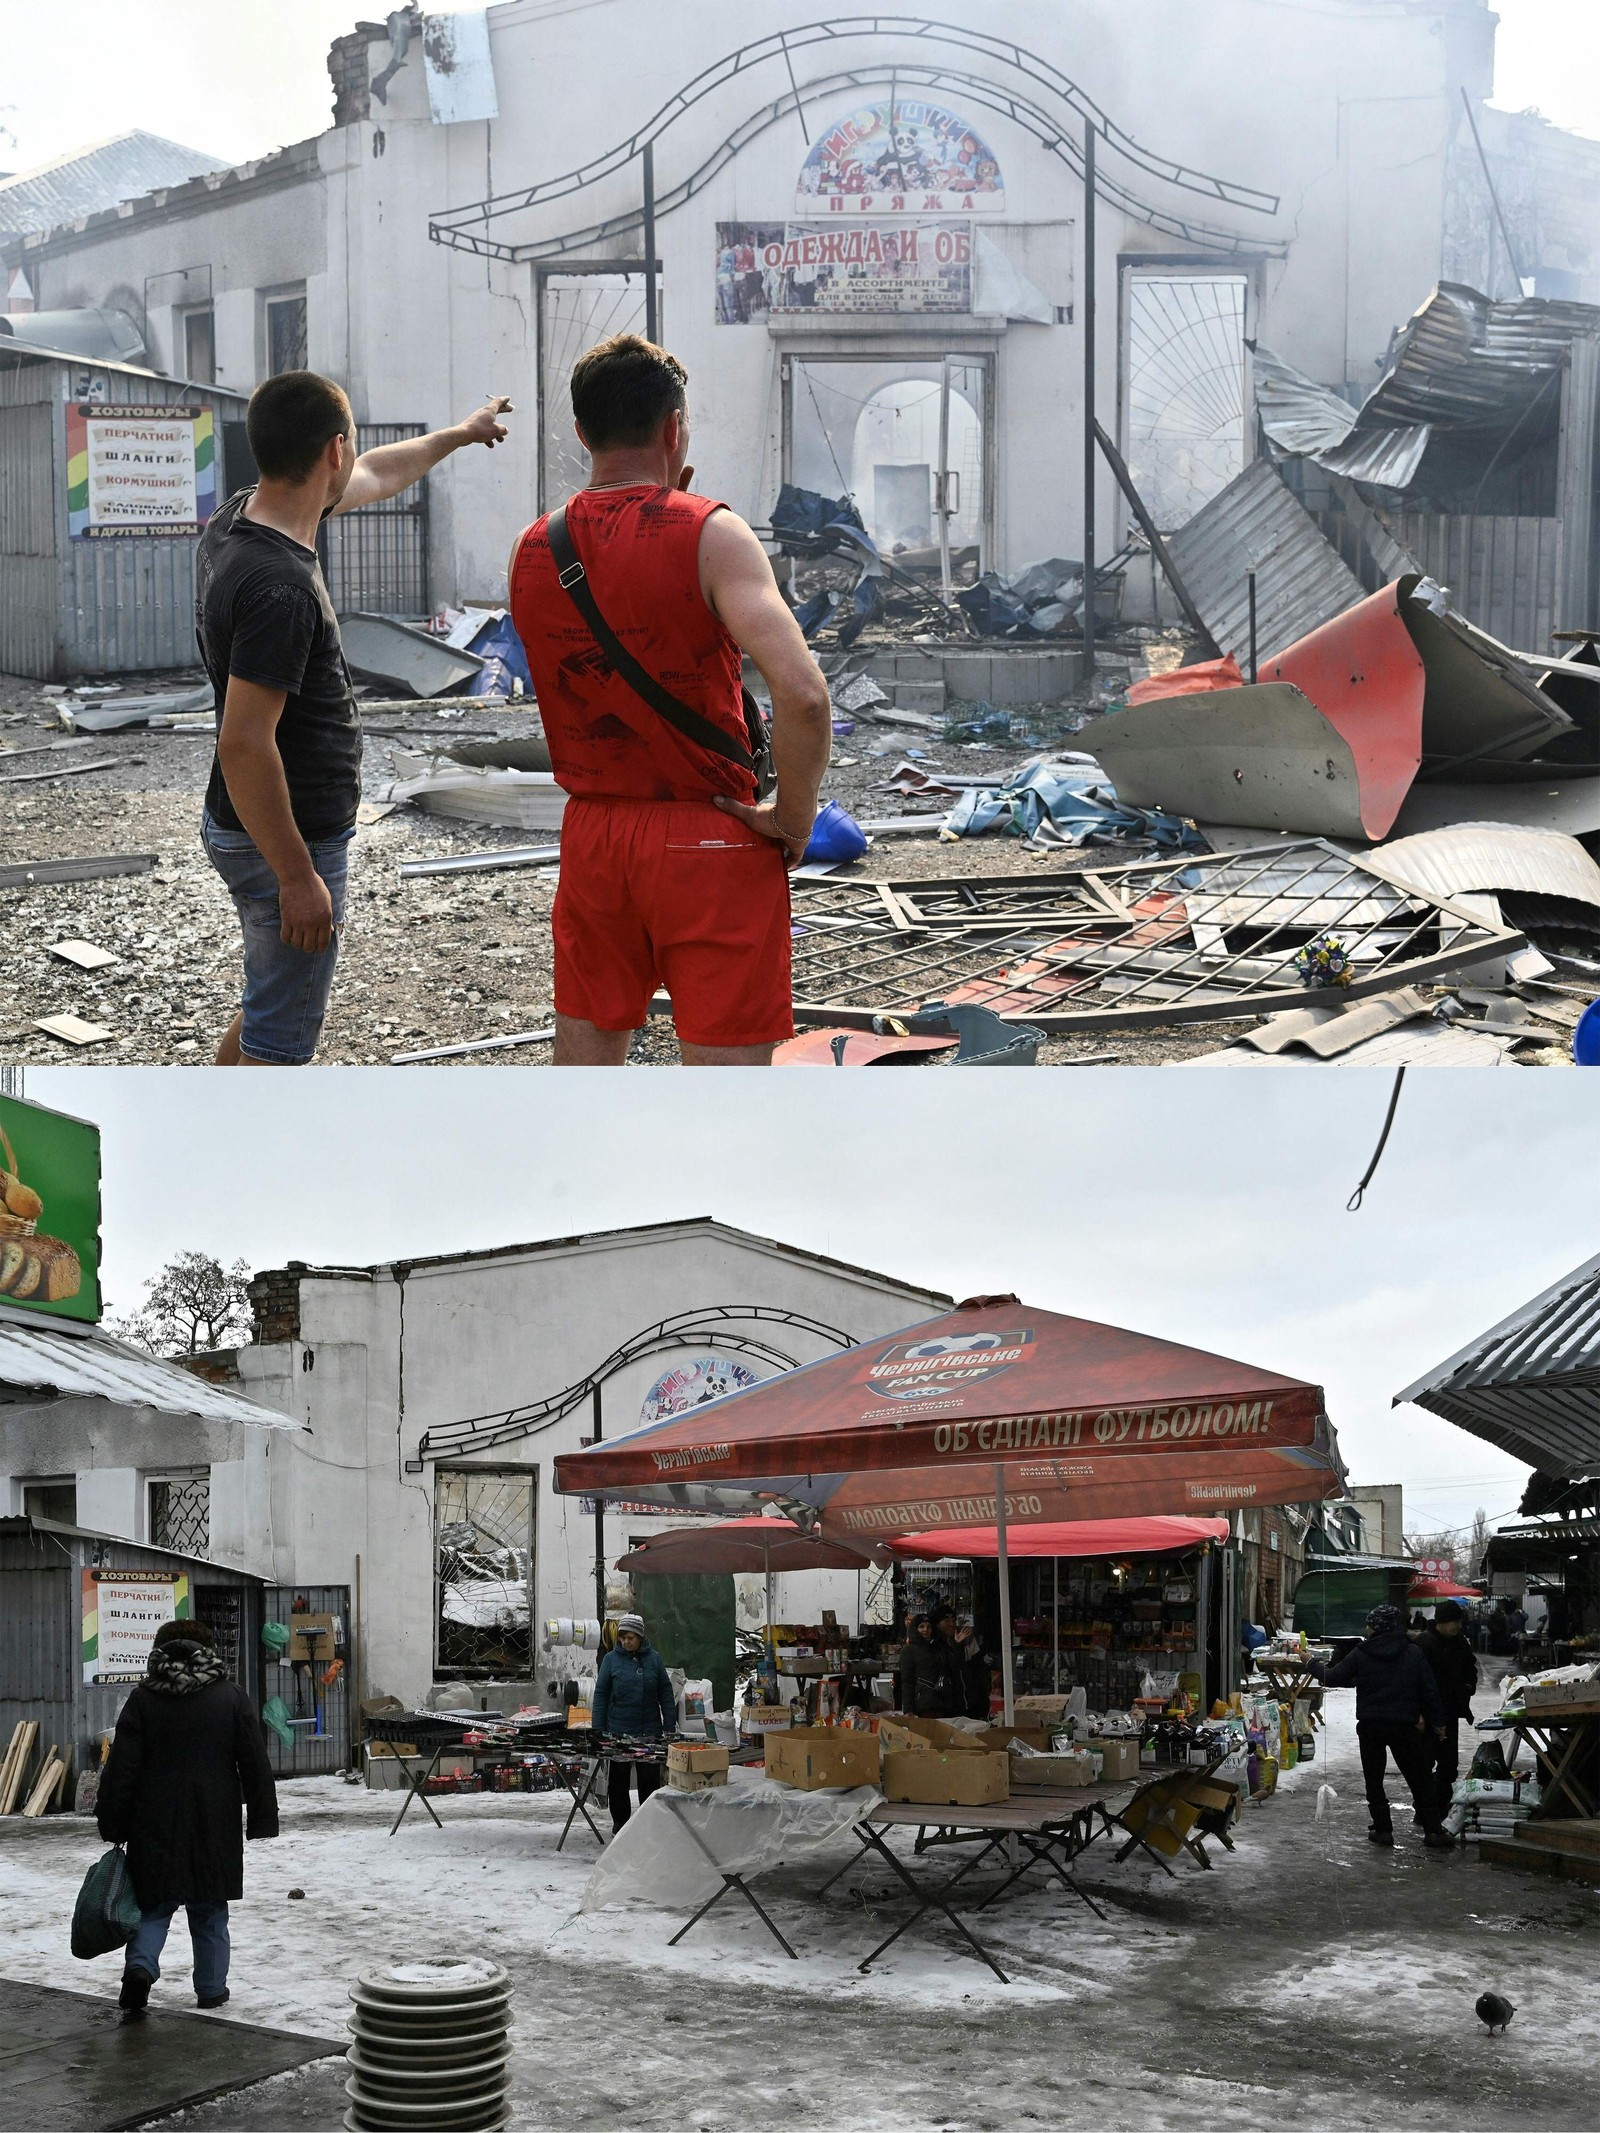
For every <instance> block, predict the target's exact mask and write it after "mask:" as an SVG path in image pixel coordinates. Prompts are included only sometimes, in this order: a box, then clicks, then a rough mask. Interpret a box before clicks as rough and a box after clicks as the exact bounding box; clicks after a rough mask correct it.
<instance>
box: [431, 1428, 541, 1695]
mask: <svg viewBox="0 0 1600 2133" xmlns="http://www.w3.org/2000/svg"><path fill="white" fill-rule="evenodd" d="M537 1478H538V1477H537V1471H536V1470H535V1469H532V1468H505V1467H458V1468H456V1469H454V1470H450V1469H444V1468H441V1469H440V1470H439V1472H438V1473H437V1474H436V1475H435V1477H434V1589H435V1597H436V1602H437V1636H436V1643H435V1663H436V1669H437V1672H438V1674H439V1676H440V1678H441V1679H444V1680H449V1679H451V1678H452V1677H456V1676H460V1675H475V1674H497V1675H511V1676H514V1677H520V1676H526V1675H529V1674H531V1673H532V1672H533V1656H534V1641H533V1622H532V1605H533V1600H532V1596H533V1589H534V1586H533V1530H534V1524H533V1522H534V1489H535V1486H536V1483H537Z"/></svg>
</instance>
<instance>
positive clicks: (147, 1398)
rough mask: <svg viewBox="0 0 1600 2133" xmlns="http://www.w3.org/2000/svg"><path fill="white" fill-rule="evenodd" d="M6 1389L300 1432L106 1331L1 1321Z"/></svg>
mask: <svg viewBox="0 0 1600 2133" xmlns="http://www.w3.org/2000/svg"><path fill="white" fill-rule="evenodd" d="M0 1385H8V1386H15V1387H17V1388H18V1389H19V1390H21V1391H23V1392H38V1393H42V1394H43V1395H45V1396H46V1397H47V1398H55V1399H60V1398H67V1399H79V1400H114V1401H116V1402H117V1403H118V1404H119V1405H120V1406H123V1407H153V1408H155V1409H156V1410H157V1412H158V1413H160V1414H167V1415H197V1416H198V1417H199V1418H200V1420H201V1421H202V1422H251V1423H254V1424H255V1425H256V1427H257V1428H266V1429H293V1428H295V1427H296V1424H295V1423H294V1422H293V1420H292V1419H291V1418H290V1417H289V1416H288V1415H282V1414H279V1413H278V1411H277V1410H276V1409H275V1408H271V1407H263V1406H260V1405H258V1403H257V1402H256V1401H254V1400H247V1399H246V1398H245V1397H244V1395H243V1394H242V1393H236V1392H229V1391H227V1390H226V1389H225V1388H224V1387H222V1386H220V1385H211V1384H208V1383H207V1382H206V1380H205V1379H204V1378H198V1377H196V1376H195V1375H194V1373H193V1372H192V1371H189V1370H185V1369H183V1368H181V1367H180V1366H179V1365H178V1364H176V1363H166V1362H162V1361H161V1360H159V1358H157V1357H156V1356H153V1355H141V1354H140V1352H139V1350H138V1349H137V1348H127V1347H124V1346H123V1344H122V1342H121V1341H117V1340H112V1339H111V1338H110V1336H109V1335H107V1334H103V1333H96V1334H91V1335H89V1336H87V1337H85V1336H83V1335H80V1334H71V1333H60V1332H56V1331H54V1330H53V1329H52V1328H50V1327H48V1326H43V1325H40V1326H32V1325H28V1326H23V1325H17V1324H15V1323H14V1322H12V1321H11V1320H4V1321H0Z"/></svg>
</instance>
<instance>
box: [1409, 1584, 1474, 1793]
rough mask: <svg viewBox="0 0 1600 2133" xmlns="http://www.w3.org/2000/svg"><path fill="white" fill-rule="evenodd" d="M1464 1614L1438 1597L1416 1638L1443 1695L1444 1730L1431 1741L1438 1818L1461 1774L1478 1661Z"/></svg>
mask: <svg viewBox="0 0 1600 2133" xmlns="http://www.w3.org/2000/svg"><path fill="white" fill-rule="evenodd" d="M1465 1619H1466V1618H1465V1616H1464V1615H1463V1614H1462V1611H1461V1609H1460V1608H1459V1607H1458V1606H1457V1605H1456V1603H1455V1601H1454V1600H1441V1601H1440V1602H1439V1604H1438V1606H1437V1607H1436V1608H1435V1609H1434V1610H1433V1622H1432V1625H1431V1626H1430V1627H1429V1628H1427V1629H1425V1630H1424V1631H1423V1632H1422V1635H1421V1636H1420V1637H1419V1638H1418V1639H1417V1650H1418V1651H1419V1652H1421V1654H1422V1656H1423V1658H1424V1659H1426V1660H1427V1662H1428V1664H1429V1666H1431V1667H1432V1668H1433V1678H1434V1679H1435V1681H1437V1682H1438V1684H1439V1694H1440V1695H1441V1696H1442V1697H1443V1698H1444V1707H1445V1722H1444V1731H1443V1732H1442V1733H1441V1734H1440V1735H1439V1736H1438V1738H1437V1739H1436V1741H1435V1742H1434V1753H1433V1784H1434V1792H1435V1794H1436V1796H1437V1803H1438V1808H1439V1816H1440V1819H1441V1820H1443V1818H1444V1816H1445V1815H1447V1814H1448V1813H1449V1811H1450V1794H1451V1792H1452V1790H1453V1789H1454V1786H1455V1782H1456V1779H1457V1778H1458V1777H1459V1776H1460V1774H1461V1721H1462V1719H1464V1718H1466V1719H1470V1718H1471V1716H1472V1692H1473V1690H1474V1689H1475V1688H1476V1687H1477V1686H1478V1662H1477V1660H1476V1659H1475V1658H1474V1657H1473V1656H1472V1646H1471V1645H1470V1644H1469V1643H1468V1642H1467V1639H1466V1634H1465V1632H1464V1630H1463V1627H1462V1624H1463V1622H1464V1621H1465Z"/></svg>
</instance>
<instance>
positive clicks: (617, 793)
mask: <svg viewBox="0 0 1600 2133" xmlns="http://www.w3.org/2000/svg"><path fill="white" fill-rule="evenodd" d="M685 384H686V373H685V371H684V368H683V366H682V364H681V363H679V362H678V360H677V358H676V357H675V356H671V355H669V354H668V353H667V351H666V350H665V349H664V348H657V347H655V346H653V345H652V344H651V343H650V342H649V341H644V340H641V339H640V338H639V337H638V336H637V335H635V334H618V335H617V336H615V338H613V339H612V340H609V341H602V342H601V343H600V345H599V346H598V347H596V348H591V349H590V350H589V351H588V353H587V354H586V355H584V356H582V357H580V358H579V360H578V362H577V363H576V364H575V365H574V367H573V373H572V411H573V415H574V418H575V420H576V422H577V427H578V436H579V439H580V441H581V442H582V443H583V445H584V446H585V448H586V449H587V451H588V453H589V456H590V460H591V464H592V478H591V480H590V483H589V486H588V487H587V488H586V489H580V490H579V491H578V493H577V494H576V495H575V496H573V497H572V498H570V499H569V501H568V504H567V507H566V528H567V534H568V537H569V539H570V540H571V543H572V546H573V548H574V549H575V551H576V554H577V558H578V561H579V562H580V563H581V564H582V566H583V574H584V577H585V579H586V581H587V585H588V589H589V592H590V594H591V595H592V597H593V600H594V603H595V605H596V607H597V608H598V609H599V612H600V616H601V618H602V620H603V621H604V622H605V623H606V624H607V625H609V628H610V631H611V634H612V635H613V636H614V637H615V638H616V639H617V641H618V642H619V643H620V645H621V646H622V648H623V650H624V652H626V653H628V654H631V655H632V657H633V659H634V660H635V661H637V663H638V665H639V666H640V667H642V668H643V669H644V670H645V673H646V675H647V676H648V677H649V678H650V679H651V680H653V681H654V682H655V683H657V684H658V685H659V686H660V687H661V688H663V689H665V690H666V691H667V692H668V694H669V695H671V696H672V697H675V698H676V699H677V701H678V702H679V704H681V705H685V706H687V707H688V709H689V710H690V711H691V712H693V713H695V714H697V715H698V716H699V718H701V719H703V720H706V721H709V722H710V724H711V725H712V726H713V727H715V728H717V729H718V730H719V731H720V732H721V733H722V734H723V735H725V736H726V738H727V741H728V742H729V743H730V744H731V748H732V752H731V753H730V754H723V753H720V752H719V751H718V750H717V749H716V748H715V747H714V746H712V745H709V744H708V745H705V746H702V745H701V744H700V742H699V741H697V740H694V739H691V738H690V737H688V736H687V735H686V734H685V733H683V732H681V731H680V730H679V729H678V728H677V727H676V726H674V725H673V724H671V723H669V721H668V719H667V718H666V717H664V716H663V715H662V714H661V712H659V711H657V710H656V709H654V708H653V707H652V706H651V704H649V703H648V702H647V701H646V700H645V698H644V697H643V696H641V695H639V694H638V693H637V692H636V691H635V690H634V688H633V687H632V686H631V685H630V684H629V683H628V681H627V680H626V679H625V678H624V677H623V675H622V674H621V673H619V672H617V671H616V670H615V669H614V667H613V666H612V664H611V662H610V660H609V659H608V657H607V655H606V653H605V652H604V651H603V650H602V649H601V647H600V645H599V644H598V643H597V642H596V641H595V638H594V635H593V633H592V632H591V630H590V628H589V625H588V624H587V623H586V622H585V620H584V618H583V616H582V615H581V614H580V612H579V610H578V608H577V606H576V605H575V604H574V602H573V600H572V597H571V595H570V594H569V593H568V592H567V591H566V590H565V589H564V587H563V585H562V583H561V580H560V574H559V572H558V570H557V566H556V562H555V559H554V557H553V556H552V554H551V549H550V538H549V532H548V524H549V521H548V516H546V517H545V518H541V519H539V520H537V521H536V522H535V523H534V524H533V525H532V526H529V527H528V528H527V529H526V531H525V532H523V533H522V534H520V535H519V536H518V538H517V542H516V545H515V546H514V547H513V549H512V551H511V562H510V583H511V615H512V620H513V621H514V622H515V624H516V627H517V631H518V633H519V635H520V636H521V638H522V642H523V644H524V646H525V647H526V650H527V654H528V666H529V669H530V671H531V672H532V675H533V685H534V691H535V694H536V695H537V698H538V702H539V711H540V715H541V717H542V719H543V721H544V730H545V737H546V739H547V741H548V742H549V745H550V761H551V765H552V767H553V769H554V771H555V774H556V779H557V782H558V783H559V784H560V785H562V786H563V787H564V788H565V789H566V791H567V792H568V793H569V794H570V795H571V798H570V799H569V800H568V803H567V808H566V813H565V815H564V817H563V820H562V825H561V881H560V885H559V887H558V889H557V891H556V901H555V911H554V915H553V926H554V933H555V993H556V1052H555V1056H556V1064H557V1065H558V1066H621V1065H622V1064H623V1063H624V1061H625V1060H626V1058H627V1056H628V1040H629V1037H630V1036H631V1034H632V1032H633V1031H634V1030H636V1029H639V1028H641V1027H642V1026H643V1023H644V1020H645V1017H646V1015H647V1013H648V1011H649V1004H650V999H651V995H652V994H653V993H654V992H655V991H656V990H657V988H658V987H664V988H665V989H666V991H667V993H668V994H669V995H670V996H671V1000H672V1012H673V1020H674V1022H675V1024H676V1026H677V1032H678V1043H679V1047H680V1049H681V1051H682V1054H683V1060H684V1064H685V1065H686V1066H767V1065H770V1063H771V1059H772V1050H773V1046H774V1045H775V1044H778V1043H781V1042H782V1040H783V1039H784V1038H786V1037H789V1036H792V1035H793V1034H794V1024H793V1021H792V1019H791V1014H790V997H789V882H788V869H789V868H790V867H791V866H793V865H794V864H795V862H796V861H797V860H798V859H799V857H800V855H801V854H802V853H803V852H804V850H805V847H806V842H807V840H808V839H809V837H810V835H811V825H812V822H813V821H814V820H815V817H816V811H817V793H818V789H819V787H820V785H821V782H822V773H823V771H824V770H825V769H826V767H827V762H828V754H829V749H830V745H831V739H832V728H831V723H830V710H829V700H828V685H827V683H826V681H824V679H823V677H822V673H821V670H820V669H819V667H818V666H817V663H816V661H815V660H814V659H813V658H812V656H811V653H810V651H809V650H808V649H807V646H806V642H805V639H804V638H803V637H802V636H801V634H800V629H799V626H798V624H797V623H796V622H795V619H794V616H793V614H792V613H791V611H790V609H789V608H788V606H787V605H786V604H785V602H784V600H783V597H782V595H781V594H780V593H779V591H778V587H777V583H776V581H775V579H774V578H773V575H772V566H771V564H770V563H769V562H768V560H767V556H766V551H765V550H764V549H763V548H762V546H761V543H760V542H759V541H758V540H757V539H756V536H755V534H754V533H753V532H752V531H751V530H750V528H749V527H748V526H747V525H746V524H745V523H744V521H743V519H741V518H738V517H737V516H736V515H735V514H734V513H733V512H732V511H730V510H728V508H727V507H726V506H725V505H723V504H719V503H715V502H713V501H711V500H710V499H708V498H705V497H699V496H691V495H690V494H689V493H688V489H689V482H690V480H691V478H692V476H693V473H694V469H693V468H692V467H690V466H688V465H687V464H686V461H687V459H688V451H689V418H688V405H687V397H686V394H685V389H684V388H685ZM742 653H748V654H749V656H750V658H751V660H752V661H753V662H754V664H755V666H756V667H757V669H758V670H759V672H760V674H761V676H762V678H763V679H764V681H765V682H766V684H767V687H768V689H769V690H770V691H771V695H772V736H771V750H772V762H773V768H774V770H775V771H776V774H777V786H776V790H775V791H774V793H773V795H772V797H771V798H770V799H768V800H762V799H760V797H759V795H758V792H757V788H756V780H755V777H754V775H753V774H752V772H751V771H750V770H749V769H747V768H746V767H745V765H744V763H743V762H742V761H741V760H740V757H741V756H745V755H747V753H748V750H747V741H748V735H747V732H746V727H745V719H744V710H743V702H742V691H741V685H740V674H741V654H742ZM711 738H712V739H713V740H714V738H715V736H712V737H711Z"/></svg>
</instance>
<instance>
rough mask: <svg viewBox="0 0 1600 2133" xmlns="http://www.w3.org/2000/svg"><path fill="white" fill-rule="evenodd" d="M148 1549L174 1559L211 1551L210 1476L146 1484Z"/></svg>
mask: <svg viewBox="0 0 1600 2133" xmlns="http://www.w3.org/2000/svg"><path fill="white" fill-rule="evenodd" d="M150 1545H151V1547H152V1548H167V1549H170V1550H171V1552H172V1553H173V1554H174V1555H207V1554H209V1553H210V1549H211V1476H210V1474H209V1473H206V1474H185V1475H183V1476H181V1477H176V1478H171V1479H168V1480H164V1481H152V1482H151V1484H150Z"/></svg>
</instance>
